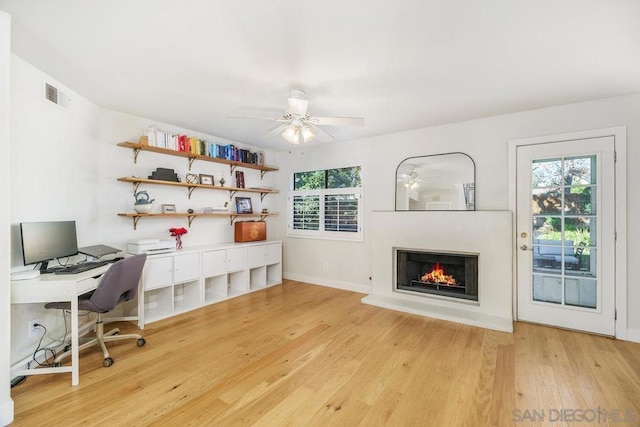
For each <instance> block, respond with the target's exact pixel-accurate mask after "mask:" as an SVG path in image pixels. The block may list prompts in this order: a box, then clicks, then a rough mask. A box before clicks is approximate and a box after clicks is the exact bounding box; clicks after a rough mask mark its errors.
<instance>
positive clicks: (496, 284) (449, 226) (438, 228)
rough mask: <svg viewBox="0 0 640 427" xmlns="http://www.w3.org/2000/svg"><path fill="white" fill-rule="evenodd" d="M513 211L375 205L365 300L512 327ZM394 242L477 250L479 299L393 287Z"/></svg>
mask: <svg viewBox="0 0 640 427" xmlns="http://www.w3.org/2000/svg"><path fill="white" fill-rule="evenodd" d="M511 227H512V213H511V212H510V211H438V212H434V211H426V212H425V211H402V212H396V211H374V212H372V215H371V229H372V230H373V231H372V235H371V239H372V248H373V249H372V251H373V253H372V265H373V267H372V277H371V280H372V287H371V294H370V295H368V296H367V297H365V298H363V299H362V302H363V303H366V304H371V305H375V306H379V307H384V308H389V309H392V310H398V311H403V312H407V313H413V314H419V315H423V316H427V317H434V318H438V319H443V320H449V321H453V322H459V323H464V324H468V325H473V326H480V327H484V328H488V329H496V330H499V331H505V332H513V310H512V306H513V305H512V301H513V300H512V289H513V286H512V282H513V276H512V265H513V262H512V251H513V243H512V238H511V236H512V228H511ZM395 248H405V249H417V250H432V251H443V252H471V253H478V254H479V256H478V301H477V302H475V301H466V300H459V299H455V298H447V297H441V296H437V295H429V294H418V293H407V292H403V291H397V290H396V289H395V287H396V286H395V277H394V262H395V259H394V254H395V251H394V249H395Z"/></svg>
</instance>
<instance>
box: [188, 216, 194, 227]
mask: <svg viewBox="0 0 640 427" xmlns="http://www.w3.org/2000/svg"><path fill="white" fill-rule="evenodd" d="M194 219H196V215H189V216H188V217H187V220H188V221H189V228H191V223H192V222H193V220H194Z"/></svg>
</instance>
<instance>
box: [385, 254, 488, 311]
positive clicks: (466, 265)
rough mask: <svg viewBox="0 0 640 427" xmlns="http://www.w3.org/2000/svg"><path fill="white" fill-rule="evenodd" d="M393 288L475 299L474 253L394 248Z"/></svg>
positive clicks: (476, 261) (475, 274) (475, 259)
mask: <svg viewBox="0 0 640 427" xmlns="http://www.w3.org/2000/svg"><path fill="white" fill-rule="evenodd" d="M396 290H399V291H408V292H417V293H421V294H432V295H440V296H445V297H452V298H460V299H465V300H471V301H478V254H469V253H449V252H435V251H426V250H417V249H396Z"/></svg>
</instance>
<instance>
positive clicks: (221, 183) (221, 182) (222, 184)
mask: <svg viewBox="0 0 640 427" xmlns="http://www.w3.org/2000/svg"><path fill="white" fill-rule="evenodd" d="M224 183H225V181H224V176H223V177H222V178H220V187H224Z"/></svg>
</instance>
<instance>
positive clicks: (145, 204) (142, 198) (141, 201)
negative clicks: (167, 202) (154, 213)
mask: <svg viewBox="0 0 640 427" xmlns="http://www.w3.org/2000/svg"><path fill="white" fill-rule="evenodd" d="M133 197H135V198H136V202H135V203H134V205H133V209H134V210H135V211H136V212H137V213H142V214H147V213H149V212H151V209H153V201H154V200H155V199H151V200H150V199H149V193H147V192H146V191H138V192H137V193H135V194H134V195H133Z"/></svg>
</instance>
